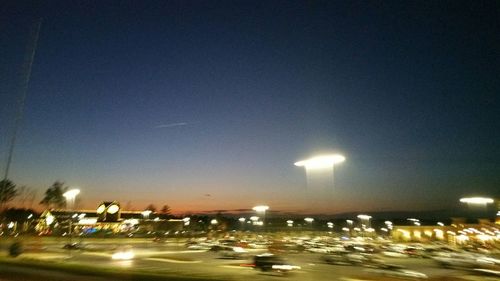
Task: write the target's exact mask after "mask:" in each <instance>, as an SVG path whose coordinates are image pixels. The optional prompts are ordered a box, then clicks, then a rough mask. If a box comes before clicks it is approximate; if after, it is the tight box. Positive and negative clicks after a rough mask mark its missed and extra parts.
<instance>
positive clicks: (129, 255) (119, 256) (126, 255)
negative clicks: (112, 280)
mask: <svg viewBox="0 0 500 281" xmlns="http://www.w3.org/2000/svg"><path fill="white" fill-rule="evenodd" d="M134 256H135V254H134V252H132V251H131V250H130V251H120V252H116V253H114V254H113V255H112V256H111V258H112V259H114V260H131V259H133V258H134Z"/></svg>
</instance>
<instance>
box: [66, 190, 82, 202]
mask: <svg viewBox="0 0 500 281" xmlns="http://www.w3.org/2000/svg"><path fill="white" fill-rule="evenodd" d="M78 194H80V189H77V188H75V189H70V190H68V191H66V192H64V193H63V196H64V197H65V198H66V200H71V199H74V198H75V197H76V196H77V195H78Z"/></svg>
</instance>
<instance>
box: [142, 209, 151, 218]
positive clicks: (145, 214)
mask: <svg viewBox="0 0 500 281" xmlns="http://www.w3.org/2000/svg"><path fill="white" fill-rule="evenodd" d="M152 212H153V211H151V210H146V211H142V213H141V214H142V215H143V216H144V217H147V216H149V215H150V214H151V213H152Z"/></svg>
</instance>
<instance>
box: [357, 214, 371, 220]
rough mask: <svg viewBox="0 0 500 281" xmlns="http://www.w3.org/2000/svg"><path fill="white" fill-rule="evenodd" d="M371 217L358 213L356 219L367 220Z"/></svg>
mask: <svg viewBox="0 0 500 281" xmlns="http://www.w3.org/2000/svg"><path fill="white" fill-rule="evenodd" d="M371 218H372V216H369V215H358V219H360V220H369V219H371Z"/></svg>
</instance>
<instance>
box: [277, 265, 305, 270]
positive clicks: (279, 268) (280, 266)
mask: <svg viewBox="0 0 500 281" xmlns="http://www.w3.org/2000/svg"><path fill="white" fill-rule="evenodd" d="M272 268H273V269H278V270H292V269H300V266H295V265H289V264H274V265H273V266H272Z"/></svg>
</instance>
